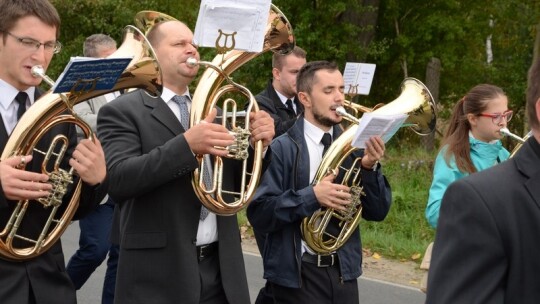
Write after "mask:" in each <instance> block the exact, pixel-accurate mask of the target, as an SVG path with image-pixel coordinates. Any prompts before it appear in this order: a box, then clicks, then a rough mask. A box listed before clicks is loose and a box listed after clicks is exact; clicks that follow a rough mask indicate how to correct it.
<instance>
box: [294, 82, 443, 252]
mask: <svg viewBox="0 0 540 304" xmlns="http://www.w3.org/2000/svg"><path fill="white" fill-rule="evenodd" d="M435 109H436V107H435V101H434V99H433V97H432V96H431V93H430V92H429V90H428V89H427V88H426V86H425V85H424V84H423V83H422V82H420V81H419V80H417V79H414V78H406V79H405V80H404V81H403V82H402V84H401V94H400V96H399V97H398V98H397V99H395V100H394V101H392V102H390V103H389V104H386V105H384V106H382V107H379V108H377V109H375V110H370V109H363V110H362V111H364V112H373V113H377V114H382V115H384V114H398V113H403V114H408V115H409V117H408V118H407V120H406V121H405V123H404V124H403V126H409V127H410V128H411V129H412V130H413V131H414V132H416V133H417V134H419V135H427V134H429V133H431V132H432V131H433V130H434V129H435V123H436V111H435ZM336 112H337V113H338V115H342V116H344V118H345V119H347V120H349V121H351V122H353V124H352V125H351V126H350V127H349V128H348V129H347V130H345V132H343V134H341V136H339V137H338V138H337V139H336V140H334V142H333V143H332V145H331V146H330V147H329V148H328V151H327V152H326V154H325V155H324V157H323V159H322V161H321V164H320V165H319V168H318V169H317V173H316V174H315V179H314V183H317V182H320V181H321V180H322V179H323V178H324V177H325V176H327V175H328V173H329V172H336V171H337V170H339V171H340V172H345V174H344V177H343V180H342V182H341V183H342V184H343V185H347V186H349V187H350V189H351V196H352V198H351V204H349V205H348V206H347V208H348V210H347V211H341V210H335V209H333V208H325V209H322V210H320V211H316V212H315V213H314V214H313V215H312V216H311V217H309V218H305V219H304V220H303V221H302V224H301V229H302V237H303V239H304V241H305V242H306V243H307V245H308V246H309V247H310V248H311V249H312V250H313V251H314V252H316V253H318V254H322V255H325V254H330V253H332V252H334V251H336V250H338V249H339V248H340V247H341V246H343V244H345V242H347V240H348V239H349V238H350V236H351V235H352V234H353V233H354V231H355V230H356V229H358V224H359V222H360V218H361V216H362V202H361V197H362V196H363V195H365V194H364V192H363V189H362V186H361V174H360V161H361V158H356V159H354V160H353V162H352V165H351V166H350V167H348V168H345V167H344V166H343V162H344V161H345V160H346V159H347V158H348V157H349V155H350V154H351V153H353V152H354V151H356V150H357V148H355V147H353V146H352V140H353V138H354V135H355V134H356V131H357V129H358V124H359V122H360V119H358V118H356V117H355V116H354V115H351V114H348V113H347V112H346V111H345V109H343V108H341V109H340V108H338V109H336ZM331 222H332V223H334V224H337V228H338V229H340V230H339V232H338V233H332V232H330V231H329V229H328V228H329V225H330V223H331Z"/></svg>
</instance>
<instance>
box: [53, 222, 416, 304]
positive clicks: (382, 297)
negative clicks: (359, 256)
mask: <svg viewBox="0 0 540 304" xmlns="http://www.w3.org/2000/svg"><path fill="white" fill-rule="evenodd" d="M78 241H79V224H78V222H75V223H73V224H72V225H70V227H69V228H68V229H67V230H66V232H65V233H64V235H63V236H62V245H63V248H64V255H65V258H66V263H67V260H68V259H69V257H71V255H72V254H73V252H75V250H76V249H77V248H78ZM244 261H245V263H246V272H247V278H248V284H249V293H250V296H251V300H252V301H255V298H256V297H257V294H258V292H259V289H260V288H261V287H262V286H263V285H264V279H263V278H262V272H263V269H262V261H261V257H260V256H259V255H256V254H253V253H249V252H244ZM105 266H106V264H105V263H103V264H102V265H101V266H100V267H99V268H98V269H96V271H95V272H94V274H92V276H91V277H90V279H89V280H88V281H87V282H86V284H85V285H84V286H83V288H81V290H79V291H78V292H77V299H78V302H79V304H99V303H101V289H102V286H103V277H104V275H105V268H106V267H105ZM358 288H359V292H360V303H362V304H421V303H424V301H425V295H424V294H423V293H422V292H420V291H419V290H418V289H415V288H412V287H408V286H402V285H397V284H393V283H388V282H383V281H379V280H373V279H368V278H362V277H361V278H360V279H359V280H358Z"/></svg>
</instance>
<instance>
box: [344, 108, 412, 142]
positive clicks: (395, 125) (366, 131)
mask: <svg viewBox="0 0 540 304" xmlns="http://www.w3.org/2000/svg"><path fill="white" fill-rule="evenodd" d="M408 117H409V116H408V115H407V114H394V115H382V114H377V113H371V112H368V113H364V114H363V115H362V118H361V119H360V124H359V125H358V130H357V131H356V134H355V136H354V139H353V142H352V146H353V147H356V148H359V149H364V148H366V141H368V140H369V138H370V137H373V136H380V137H381V138H382V140H383V141H384V142H385V143H387V142H388V141H389V140H390V138H392V136H394V134H396V132H397V130H399V128H400V127H401V125H403V123H404V122H405V120H407V118H408Z"/></svg>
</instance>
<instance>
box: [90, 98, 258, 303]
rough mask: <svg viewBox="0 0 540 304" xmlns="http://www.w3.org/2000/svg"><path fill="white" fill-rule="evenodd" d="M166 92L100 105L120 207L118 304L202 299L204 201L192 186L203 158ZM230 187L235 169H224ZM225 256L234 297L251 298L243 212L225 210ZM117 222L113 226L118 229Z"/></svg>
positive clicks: (101, 131) (224, 270) (221, 221)
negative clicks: (233, 213)
mask: <svg viewBox="0 0 540 304" xmlns="http://www.w3.org/2000/svg"><path fill="white" fill-rule="evenodd" d="M183 133H184V129H183V128H182V126H181V124H180V122H179V121H178V119H177V118H176V116H175V115H174V114H173V112H172V111H171V110H170V108H169V107H168V106H167V104H166V103H165V102H164V101H163V100H162V99H161V98H151V97H149V96H148V95H147V94H146V93H144V92H143V91H141V90H139V91H135V92H132V93H128V94H124V95H122V96H120V97H119V98H117V99H115V100H114V101H112V102H110V103H108V104H107V105H105V106H103V107H102V108H101V109H100V112H99V115H98V135H99V137H100V139H101V141H102V143H103V147H104V150H105V155H106V158H107V166H108V170H109V171H108V173H109V178H110V182H111V185H112V186H111V187H110V191H109V195H110V196H111V197H112V198H113V200H114V201H115V202H116V203H117V207H119V212H118V213H117V214H118V216H119V217H118V218H117V219H115V221H114V223H113V225H118V227H117V228H119V230H120V234H119V235H117V236H116V237H113V241H116V242H119V244H120V259H119V264H118V273H117V280H116V293H115V303H130V304H136V303H144V304H147V303H156V304H158V303H188V304H189V303H199V295H200V288H201V286H200V280H199V265H198V260H197V256H196V249H195V247H196V245H195V243H196V236H197V229H198V225H199V214H200V209H201V203H200V201H199V200H198V198H197V197H196V195H195V193H194V191H193V188H192V185H191V172H192V171H193V170H195V169H196V168H197V161H196V159H195V157H194V155H193V153H192V152H191V150H190V148H189V145H188V143H187V142H186V140H185V137H184V136H183ZM224 175H225V178H224V181H225V184H226V186H227V188H229V189H230V187H231V185H233V184H235V183H236V176H235V175H234V174H233V172H230V171H225V172H224ZM217 224H218V233H219V260H220V271H221V277H222V282H223V288H224V290H225V293H226V295H227V298H228V300H229V302H230V303H239V304H242V303H245V304H247V303H249V302H250V300H249V293H248V289H247V279H246V276H245V268H244V261H243V257H242V249H241V246H240V233H239V230H238V223H237V219H236V216H218V217H217ZM114 229H115V228H114V227H113V230H114Z"/></svg>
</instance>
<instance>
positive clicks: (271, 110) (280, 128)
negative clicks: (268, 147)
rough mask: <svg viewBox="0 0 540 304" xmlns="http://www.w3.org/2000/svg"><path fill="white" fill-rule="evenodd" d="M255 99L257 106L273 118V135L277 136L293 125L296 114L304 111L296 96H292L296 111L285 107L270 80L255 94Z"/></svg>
mask: <svg viewBox="0 0 540 304" xmlns="http://www.w3.org/2000/svg"><path fill="white" fill-rule="evenodd" d="M255 99H256V100H257V103H258V105H259V108H260V109H261V110H264V111H266V112H268V114H270V116H272V118H273V119H274V127H275V128H274V129H275V132H276V134H275V137H278V136H279V135H281V134H283V133H285V132H286V131H287V130H289V128H290V127H292V126H293V125H294V122H295V121H296V118H297V117H298V115H299V114H302V113H303V112H304V106H303V105H302V103H300V101H298V97H297V96H295V97H294V103H295V105H296V112H297V113H296V114H295V113H294V112H293V111H291V110H289V109H287V107H286V106H285V105H284V104H283V103H282V102H281V99H279V96H278V95H277V93H276V90H275V89H274V87H273V86H272V80H270V81H269V82H268V85H267V86H266V89H264V90H263V91H262V92H260V93H259V94H257V96H255Z"/></svg>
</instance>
